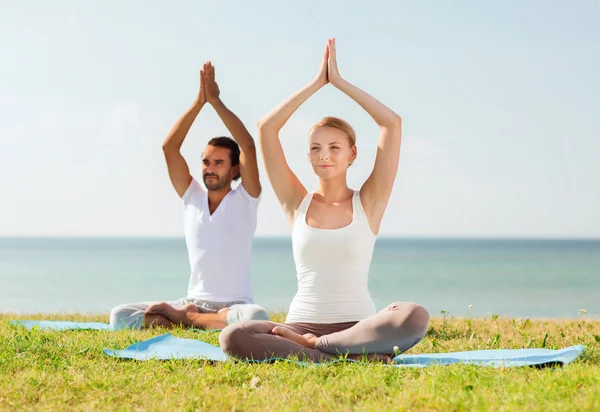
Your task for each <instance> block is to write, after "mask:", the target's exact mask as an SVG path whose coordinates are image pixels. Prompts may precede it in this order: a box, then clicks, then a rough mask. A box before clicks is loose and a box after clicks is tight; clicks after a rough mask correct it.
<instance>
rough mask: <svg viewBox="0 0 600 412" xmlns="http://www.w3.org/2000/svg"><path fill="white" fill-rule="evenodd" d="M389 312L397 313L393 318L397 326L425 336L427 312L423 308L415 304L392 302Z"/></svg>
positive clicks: (427, 321) (427, 319)
mask: <svg viewBox="0 0 600 412" xmlns="http://www.w3.org/2000/svg"><path fill="white" fill-rule="evenodd" d="M390 311H393V312H397V316H394V321H395V323H399V325H397V326H404V327H407V328H409V329H410V330H412V331H414V332H415V333H416V334H420V335H421V336H425V334H426V333H427V328H428V326H429V312H427V309H425V308H424V307H423V306H421V305H418V304H416V303H406V302H394V303H392V304H391V305H390Z"/></svg>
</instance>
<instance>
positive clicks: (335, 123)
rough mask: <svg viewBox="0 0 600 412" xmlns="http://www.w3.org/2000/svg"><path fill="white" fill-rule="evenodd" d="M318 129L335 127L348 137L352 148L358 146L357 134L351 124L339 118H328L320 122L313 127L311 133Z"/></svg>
mask: <svg viewBox="0 0 600 412" xmlns="http://www.w3.org/2000/svg"><path fill="white" fill-rule="evenodd" d="M317 127H333V128H335V129H339V130H341V131H342V132H344V133H346V134H347V135H348V141H349V142H350V146H354V145H356V132H355V131H354V129H353V128H352V126H350V124H349V123H348V122H347V121H345V120H343V119H340V118H339V117H333V116H327V117H324V118H323V119H321V120H319V121H318V122H317V123H316V124H315V125H313V127H311V128H310V132H309V133H312V132H313V130H315V129H316V128H317Z"/></svg>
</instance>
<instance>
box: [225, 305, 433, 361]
mask: <svg viewBox="0 0 600 412" xmlns="http://www.w3.org/2000/svg"><path fill="white" fill-rule="evenodd" d="M428 323H429V314H428V313H427V311H426V310H425V308H423V307H422V306H419V305H416V304H414V303H399V302H396V303H392V304H391V305H389V306H388V307H386V308H385V309H383V310H381V311H379V312H377V313H376V314H375V315H373V316H369V317H368V318H365V319H363V320H361V321H359V322H344V323H332V324H326V323H321V324H319V323H288V324H281V323H275V322H268V321H244V322H240V323H236V324H234V325H229V326H227V327H226V328H225V329H223V331H222V332H221V335H220V336H219V342H220V343H221V348H222V349H223V351H224V352H225V353H226V354H228V355H230V356H233V357H236V358H241V359H255V360H264V359H269V358H286V357H288V356H297V357H298V359H300V360H311V361H315V362H319V361H326V360H330V359H334V358H337V357H338V355H341V354H363V353H364V354H382V355H391V354H393V353H394V352H395V350H394V348H395V347H397V348H398V349H397V351H399V352H404V351H406V350H408V349H410V348H411V347H412V346H414V345H416V344H417V343H418V342H419V341H420V340H421V339H423V337H424V336H425V334H426V333H427V325H428ZM275 326H281V327H284V328H287V329H289V330H291V331H293V332H296V333H298V334H300V335H303V334H305V333H312V334H314V335H316V336H317V338H318V339H317V344H316V348H315V349H310V348H307V347H305V346H302V345H299V344H297V343H295V342H293V341H291V340H289V339H286V338H283V337H281V336H277V335H272V334H271V331H272V330H273V328H274V327H275Z"/></svg>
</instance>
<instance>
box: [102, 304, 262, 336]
mask: <svg viewBox="0 0 600 412" xmlns="http://www.w3.org/2000/svg"><path fill="white" fill-rule="evenodd" d="M155 303H160V302H140V303H126V304H124V305H119V306H117V307H115V308H113V310H112V311H111V312H110V325H111V326H112V328H113V329H115V330H119V329H141V328H142V326H143V325H144V314H145V312H146V309H148V308H149V307H150V306H151V305H153V304H155ZM166 303H167V304H168V305H171V306H173V307H174V308H182V307H184V306H186V305H189V304H190V303H193V304H194V305H196V307H197V308H198V310H199V311H200V313H217V312H218V311H219V310H221V309H223V308H229V312H228V313H227V324H228V325H231V324H234V323H236V322H239V321H242V320H269V315H268V314H267V312H266V311H265V310H264V309H263V308H262V307H260V306H258V305H254V304H250V303H245V302H242V301H233V302H209V301H206V300H199V299H190V298H181V299H179V300H174V301H170V302H166Z"/></svg>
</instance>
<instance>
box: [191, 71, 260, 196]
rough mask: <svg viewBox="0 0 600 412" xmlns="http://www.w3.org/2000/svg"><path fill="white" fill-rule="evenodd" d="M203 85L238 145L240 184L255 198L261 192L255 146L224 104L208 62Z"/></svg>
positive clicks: (246, 131)
mask: <svg viewBox="0 0 600 412" xmlns="http://www.w3.org/2000/svg"><path fill="white" fill-rule="evenodd" d="M202 72H203V77H204V78H203V87H205V93H206V100H207V101H208V103H210V104H211V105H212V106H213V107H214V108H215V111H216V112H217V114H218V115H219V117H220V118H221V120H222V121H223V123H224V124H225V126H226V127H227V129H228V130H229V132H230V133H231V135H232V137H233V138H234V140H235V141H236V142H237V143H238V145H240V176H241V178H242V186H243V187H244V189H246V192H248V194H249V195H250V196H252V197H254V198H257V197H258V196H259V195H260V192H261V190H262V189H261V186H260V180H259V176H258V163H257V160H256V146H255V144H254V139H253V138H252V136H251V135H250V133H249V132H248V129H246V126H244V123H242V121H241V120H240V119H239V118H238V117H237V116H236V115H235V113H233V112H232V111H231V110H229V109H228V108H227V106H225V104H224V103H223V101H221V99H220V97H219V95H220V91H219V86H218V85H217V82H216V81H215V68H214V66H213V65H212V64H211V63H210V62H208V63H206V64H205V65H204V69H203V71H202Z"/></svg>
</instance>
